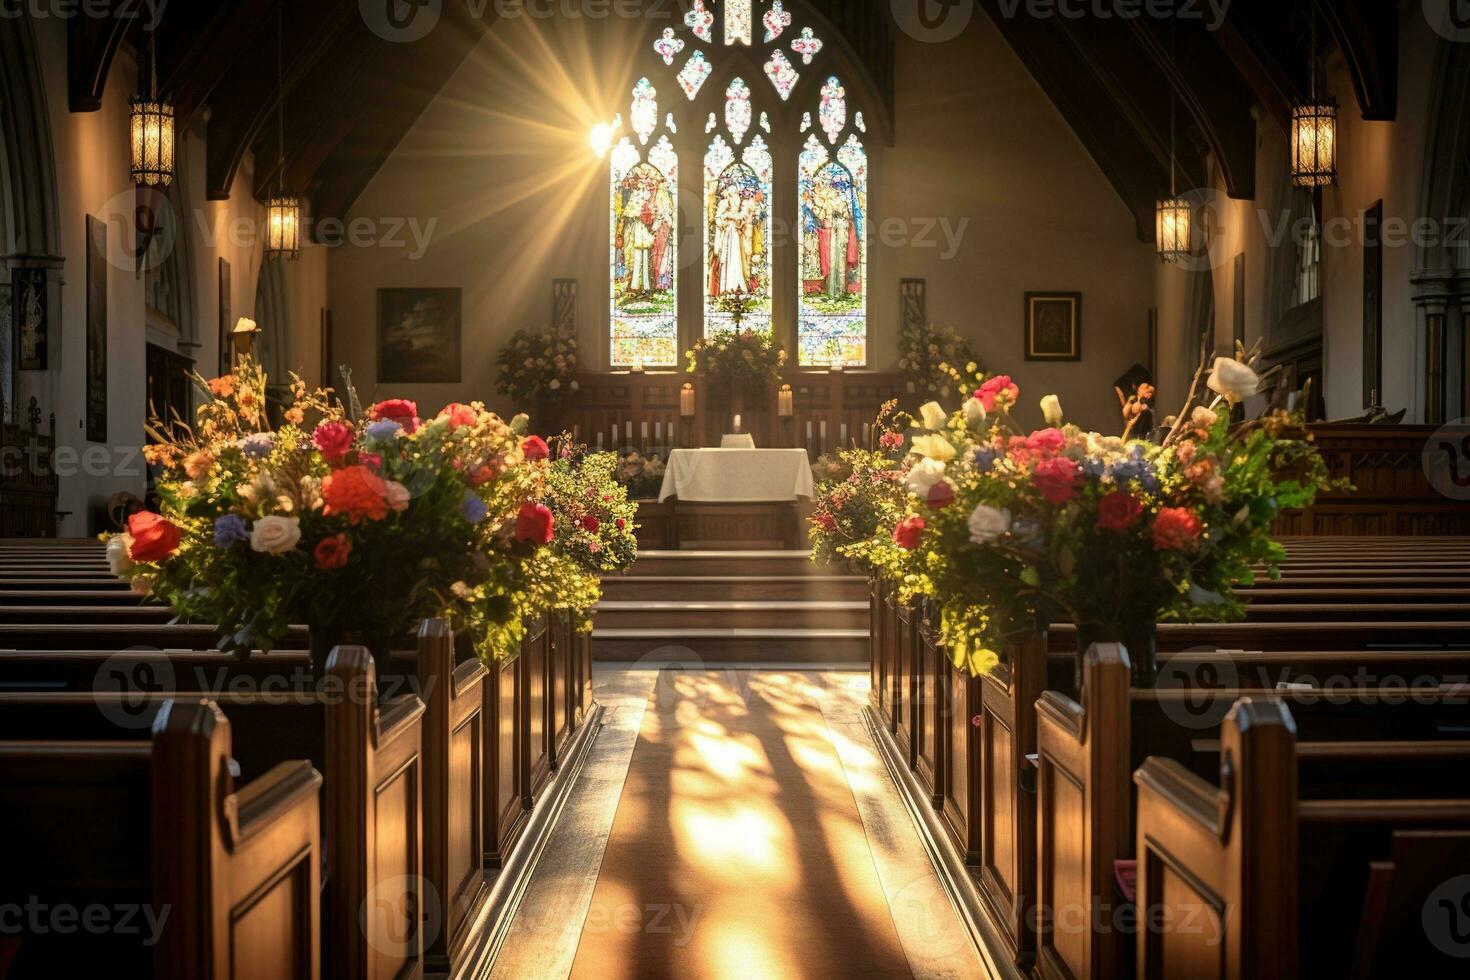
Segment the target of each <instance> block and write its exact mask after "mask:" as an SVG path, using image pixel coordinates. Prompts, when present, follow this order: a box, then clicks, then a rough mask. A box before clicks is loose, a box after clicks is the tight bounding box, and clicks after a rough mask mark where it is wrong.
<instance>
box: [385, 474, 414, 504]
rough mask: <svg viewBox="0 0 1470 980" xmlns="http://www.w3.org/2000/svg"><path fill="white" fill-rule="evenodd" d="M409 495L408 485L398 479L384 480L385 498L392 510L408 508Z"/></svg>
mask: <svg viewBox="0 0 1470 980" xmlns="http://www.w3.org/2000/svg"><path fill="white" fill-rule="evenodd" d="M409 497H410V494H409V492H408V487H406V486H404V485H403V484H401V483H399V482H398V481H397V480H386V481H384V483H383V499H384V500H386V501H387V502H388V508H389V509H390V510H396V511H405V510H408V501H409Z"/></svg>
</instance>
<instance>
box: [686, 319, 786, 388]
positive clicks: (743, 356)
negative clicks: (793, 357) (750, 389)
mask: <svg viewBox="0 0 1470 980" xmlns="http://www.w3.org/2000/svg"><path fill="white" fill-rule="evenodd" d="M684 357H685V360H686V361H688V365H687V367H686V368H685V370H687V371H688V372H689V373H690V374H695V373H701V374H706V375H709V376H710V377H711V378H716V379H719V380H722V381H727V382H730V383H731V384H749V385H760V386H762V387H764V386H768V385H774V384H778V383H780V381H781V368H783V367H784V366H785V365H786V351H784V350H782V349H780V348H778V347H777V346H776V342H775V341H774V340H773V339H772V337H771V335H770V334H768V333H757V332H756V331H754V330H741V331H740V332H738V333H737V332H735V331H734V330H721V331H718V332H716V333H713V334H711V335H710V336H708V337H701V338H699V339H698V340H696V341H695V342H694V346H693V347H691V348H690V349H689V350H687V351H685V352H684Z"/></svg>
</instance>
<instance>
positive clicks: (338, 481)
mask: <svg viewBox="0 0 1470 980" xmlns="http://www.w3.org/2000/svg"><path fill="white" fill-rule="evenodd" d="M322 499H323V500H324V501H325V502H326V507H325V508H324V509H323V511H322V513H323V514H326V515H327V516H328V517H331V516H332V515H334V514H346V515H347V519H348V520H349V521H351V522H352V523H353V524H356V523H358V522H359V521H361V520H362V519H363V518H364V517H366V518H367V519H368V520H372V521H381V520H382V519H383V518H385V517H387V516H388V487H387V485H386V484H385V483H383V479H382V477H380V476H378V474H376V473H374V472H373V471H372V470H370V469H368V468H367V467H366V466H344V467H342V468H341V469H339V470H335V471H334V472H333V473H332V475H331V476H328V477H327V478H326V479H325V480H323V481H322Z"/></svg>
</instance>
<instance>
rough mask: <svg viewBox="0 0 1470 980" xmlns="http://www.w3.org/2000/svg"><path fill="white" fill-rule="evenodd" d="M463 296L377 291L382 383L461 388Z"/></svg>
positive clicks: (447, 292)
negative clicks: (460, 334)
mask: <svg viewBox="0 0 1470 980" xmlns="http://www.w3.org/2000/svg"><path fill="white" fill-rule="evenodd" d="M459 324H460V291H459V290H458V289H420V288H410V289H380V290H378V381H379V382H380V383H382V382H389V383H398V384H423V383H426V382H430V383H431V382H438V383H446V382H447V383H451V384H457V383H458V382H459Z"/></svg>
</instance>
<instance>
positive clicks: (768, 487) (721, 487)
mask: <svg viewBox="0 0 1470 980" xmlns="http://www.w3.org/2000/svg"><path fill="white" fill-rule="evenodd" d="M811 496H812V468H811V464H810V463H809V462H808V461H807V456H806V450H805V449H675V450H674V451H673V452H671V453H669V463H668V467H667V468H666V469H665V470H664V483H663V487H662V488H660V490H659V493H658V499H659V500H660V501H664V500H667V499H669V498H670V497H678V498H679V499H680V500H688V501H700V502H705V503H726V502H754V501H778V500H795V499H796V498H797V497H811Z"/></svg>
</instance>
